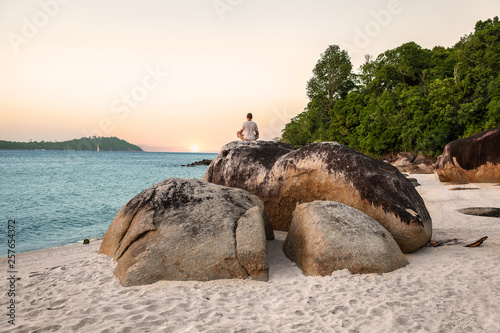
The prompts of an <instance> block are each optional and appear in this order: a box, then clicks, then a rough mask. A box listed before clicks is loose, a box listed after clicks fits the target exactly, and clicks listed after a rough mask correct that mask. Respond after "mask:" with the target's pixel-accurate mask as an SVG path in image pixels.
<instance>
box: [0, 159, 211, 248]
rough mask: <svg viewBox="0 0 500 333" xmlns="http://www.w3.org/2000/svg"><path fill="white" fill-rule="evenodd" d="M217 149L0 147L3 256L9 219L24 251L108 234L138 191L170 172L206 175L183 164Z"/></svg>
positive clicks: (17, 245)
mask: <svg viewBox="0 0 500 333" xmlns="http://www.w3.org/2000/svg"><path fill="white" fill-rule="evenodd" d="M216 155H217V154H214V153H149V152H105V151H100V152H97V151H35V150H26V151H23V150H0V186H1V188H0V212H1V215H0V217H1V221H0V223H1V224H0V225H2V227H1V228H0V230H3V231H2V232H1V233H2V234H1V235H0V239H1V240H2V242H1V244H3V245H0V251H1V252H0V257H6V256H7V249H8V247H7V244H8V232H7V228H8V227H7V225H8V221H9V220H15V228H16V229H15V230H16V233H15V236H14V237H15V251H16V253H22V252H27V251H35V250H41V249H45V248H50V247H57V246H62V245H68V244H73V243H78V242H82V241H83V239H85V238H89V239H95V238H99V237H102V236H104V233H105V232H106V230H107V228H108V227H109V225H110V223H111V221H112V220H113V218H114V217H115V215H116V214H117V213H118V211H119V210H120V209H121V208H122V207H123V206H124V205H125V204H126V203H127V202H128V201H129V200H130V199H132V198H133V197H134V196H135V195H136V194H138V193H139V192H141V191H142V190H144V189H146V188H148V187H149V186H151V185H154V184H156V183H158V182H160V181H162V180H164V179H166V178H174V177H175V178H202V177H203V175H204V174H205V171H206V169H207V167H206V166H194V167H183V166H182V165H186V164H189V163H193V162H196V161H200V160H203V159H213V158H214V157H215V156H216Z"/></svg>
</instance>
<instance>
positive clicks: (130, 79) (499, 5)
mask: <svg viewBox="0 0 500 333" xmlns="http://www.w3.org/2000/svg"><path fill="white" fill-rule="evenodd" d="M498 15H500V1H498V0H476V1H470V0H468V1H464V0H440V1H436V0H432V1H431V0H419V1H416V0H382V1H364V0H360V1H333V0H313V1H311V0H309V1H306V0H183V1H181V0H176V1H173V0H171V1H169V0H147V1H139V0H135V1H133V0H72V1H69V0H37V1H31V0H0V35H1V36H2V38H1V39H0V73H1V75H0V140H10V141H29V140H36V141H41V140H45V141H55V140H57V141H64V140H70V139H73V138H80V137H83V136H92V135H97V136H117V137H119V138H122V139H125V140H127V141H129V142H131V143H133V144H137V145H139V146H141V147H142V148H143V149H144V150H146V151H190V150H191V147H192V146H193V145H198V146H199V149H200V151H211V152H217V151H218V150H219V149H220V147H221V146H222V145H224V144H225V143H227V142H229V141H232V140H236V139H237V138H236V131H238V130H239V129H240V128H241V124H242V122H243V121H245V115H246V113H247V112H252V113H253V114H254V121H256V122H257V124H258V126H259V129H260V132H261V139H264V140H266V139H272V138H274V137H278V136H280V135H281V130H282V129H283V128H284V125H285V123H287V122H288V121H289V120H290V119H291V118H292V117H294V116H296V115H297V114H299V113H300V112H302V111H303V110H304V107H305V106H306V104H307V97H306V91H305V86H306V83H307V80H308V79H309V78H310V77H311V75H312V69H313V67H314V65H315V64H316V62H317V61H318V59H319V57H320V54H321V53H322V52H323V51H324V50H325V49H326V48H327V47H328V45H331V44H337V45H339V46H340V47H341V48H342V49H345V50H347V51H348V52H349V54H350V56H351V60H352V62H353V65H354V67H355V68H358V67H359V66H360V65H361V64H362V62H363V59H364V55H365V54H370V55H373V56H375V57H376V56H377V55H378V54H380V53H381V52H384V51H386V50H388V49H391V48H395V47H397V46H399V45H401V44H403V43H405V42H409V41H414V42H416V43H418V44H419V45H421V46H422V47H425V48H432V47H434V46H437V45H441V46H452V45H454V44H455V43H456V42H457V41H459V39H460V38H461V37H463V36H464V35H466V34H468V33H471V32H472V31H473V29H474V25H475V23H476V21H478V20H486V19H488V18H493V17H494V16H498Z"/></svg>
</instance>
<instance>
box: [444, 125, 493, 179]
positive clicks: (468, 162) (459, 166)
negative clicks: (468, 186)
mask: <svg viewBox="0 0 500 333" xmlns="http://www.w3.org/2000/svg"><path fill="white" fill-rule="evenodd" d="M437 174H438V175H439V180H441V181H442V182H467V183H497V182H500V126H498V127H495V128H493V129H491V130H488V131H484V132H481V133H478V134H476V135H473V136H469V137H467V138H463V139H458V140H455V141H452V142H450V143H448V144H447V145H446V146H445V147H444V151H443V154H442V155H441V157H440V159H439V163H438V168H437Z"/></svg>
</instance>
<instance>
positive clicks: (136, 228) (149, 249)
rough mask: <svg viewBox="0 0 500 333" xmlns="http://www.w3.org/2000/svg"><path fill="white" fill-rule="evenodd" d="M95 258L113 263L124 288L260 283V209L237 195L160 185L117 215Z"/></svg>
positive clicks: (205, 186)
mask: <svg viewBox="0 0 500 333" xmlns="http://www.w3.org/2000/svg"><path fill="white" fill-rule="evenodd" d="M99 253H104V254H106V255H108V256H110V257H113V258H114V259H115V260H116V261H117V266H116V269H115V272H114V273H115V275H116V276H117V277H118V279H119V280H120V283H121V284H122V285H124V286H132V285H142V284H149V283H154V282H156V281H159V280H198V281H206V280H214V279H231V278H251V279H254V280H262V281H266V280H267V279H268V263H267V254H266V236H265V214H264V205H263V203H262V201H261V200H260V199H259V198H257V197H256V196H254V195H252V194H250V193H248V192H246V191H244V190H241V189H237V188H229V187H224V186H218V185H215V184H211V183H207V182H204V181H201V180H197V179H167V180H164V181H162V182H160V183H158V184H156V185H153V186H151V187H149V188H148V189H146V190H144V191H142V192H141V193H139V194H138V195H137V196H135V197H134V198H133V199H132V200H130V201H129V202H128V203H127V204H126V205H125V206H124V207H123V208H122V209H121V210H120V212H118V214H117V216H116V217H115V219H114V220H113V222H112V223H111V225H110V227H109V228H108V230H107V232H106V234H105V236H104V239H103V242H102V244H101V247H100V250H99Z"/></svg>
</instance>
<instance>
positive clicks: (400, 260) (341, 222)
mask: <svg viewBox="0 0 500 333" xmlns="http://www.w3.org/2000/svg"><path fill="white" fill-rule="evenodd" d="M283 252H284V253H285V255H286V256H287V257H288V258H289V259H290V260H292V261H294V262H295V263H296V264H297V266H298V267H299V268H300V269H302V271H303V272H304V274H306V275H309V276H315V275H321V276H326V275H330V274H332V272H333V271H336V270H341V269H348V270H349V271H350V272H351V273H352V274H356V273H385V272H390V271H393V270H395V269H398V268H401V267H403V266H406V265H407V264H408V261H407V260H406V258H405V256H404V255H403V253H402V252H401V249H400V248H399V247H398V245H397V244H396V242H395V241H394V239H393V237H392V236H391V234H390V233H389V232H388V231H387V230H385V229H384V228H383V227H382V226H381V225H380V224H379V223H378V222H377V221H375V220H373V219H372V218H370V217H369V216H367V215H366V214H364V213H363V212H361V211H359V210H357V209H354V208H352V207H349V206H346V205H344V204H341V203H338V202H333V201H313V202H309V203H305V204H300V205H298V206H297V208H296V209H295V211H294V214H293V220H292V223H291V225H290V230H289V231H288V234H287V236H286V239H285V242H284V243H283Z"/></svg>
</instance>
